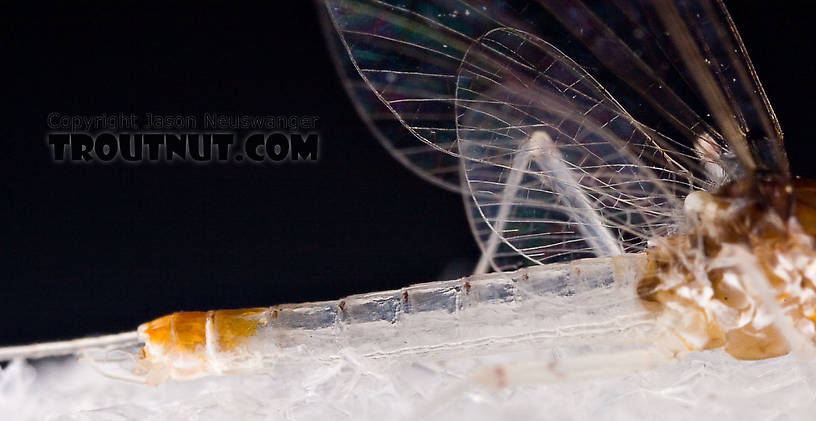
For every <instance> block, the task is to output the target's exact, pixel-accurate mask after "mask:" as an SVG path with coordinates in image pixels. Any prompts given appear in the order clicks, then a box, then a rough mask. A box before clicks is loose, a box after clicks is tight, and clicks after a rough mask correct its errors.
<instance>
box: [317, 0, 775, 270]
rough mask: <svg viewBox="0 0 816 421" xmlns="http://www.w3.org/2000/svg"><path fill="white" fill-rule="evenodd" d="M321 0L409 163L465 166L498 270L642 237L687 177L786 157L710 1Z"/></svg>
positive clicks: (662, 228) (660, 223)
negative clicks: (398, 128) (396, 128)
mask: <svg viewBox="0 0 816 421" xmlns="http://www.w3.org/2000/svg"><path fill="white" fill-rule="evenodd" d="M324 6H325V11H326V15H327V17H328V19H327V21H328V22H329V23H330V25H331V27H333V29H334V30H335V31H336V33H337V34H338V35H339V37H338V38H337V40H338V41H337V42H338V43H339V45H341V46H342V48H341V49H342V50H345V52H346V53H347V56H348V60H346V61H345V62H344V63H345V64H342V65H341V68H342V69H345V70H347V71H346V72H345V73H346V76H347V80H349V82H347V86H349V87H351V88H352V89H351V92H352V95H353V97H355V98H356V100H357V104H358V108H360V109H361V110H362V111H364V114H366V115H367V120H368V121H369V122H370V123H371V125H372V126H373V127H375V128H380V127H396V126H399V127H400V130H402V132H401V133H398V130H390V131H389V132H390V133H391V134H389V135H382V136H381V137H382V138H384V139H386V143H387V144H388V145H390V147H389V150H391V152H392V153H393V154H395V156H397V157H398V159H400V160H401V161H403V162H404V163H406V164H407V165H409V166H412V167H413V168H414V169H415V170H418V171H419V172H423V173H426V174H430V177H431V178H435V179H437V180H443V181H442V182H441V184H445V185H447V186H449V187H450V186H454V187H455V185H456V181H455V176H456V172H455V170H454V169H453V168H455V167H456V163H458V164H459V171H460V174H461V175H460V180H459V182H460V185H461V190H462V191H463V192H465V193H466V194H467V200H466V203H467V204H468V207H469V212H468V214H469V216H470V217H471V221H472V226H473V228H474V232H475V234H476V237H477V239H478V240H479V241H480V244H481V247H482V250H483V252H485V254H486V255H488V256H490V257H491V258H492V261H491V263H492V265H493V267H494V268H496V269H507V268H510V267H513V266H518V265H520V264H524V263H545V262H550V261H556V260H567V259H574V258H578V257H590V256H603V255H615V254H619V253H623V252H635V251H640V250H643V249H644V248H645V247H646V244H647V241H648V240H649V239H650V238H653V237H656V236H663V235H666V234H670V233H671V232H672V231H673V230H675V229H676V228H677V224H678V221H679V220H680V218H681V215H679V212H678V209H679V208H680V206H681V204H682V199H683V198H684V197H685V196H686V195H687V194H688V193H689V192H690V191H692V190H694V189H709V190H710V189H714V188H716V187H717V186H718V185H719V184H721V183H723V182H724V181H725V180H727V179H729V178H733V177H737V176H741V175H743V174H745V173H746V172H750V171H754V170H755V169H757V168H760V169H763V168H765V169H771V170H774V169H779V168H782V169H783V170H784V171H787V162H786V160H785V157H784V153H783V152H780V151H781V150H782V149H781V131H780V130H779V127H778V124H777V122H776V119H775V117H774V115H773V112H772V110H771V108H770V105H769V103H768V101H767V99H766V98H765V96H764V93H763V92H762V89H761V86H760V85H759V82H758V79H757V78H756V73H755V72H754V70H753V67H752V66H751V63H750V61H749V60H748V58H747V55H746V54H745V48H744V46H743V45H742V42H741V40H740V39H739V36H738V35H737V33H736V30H735V29H734V26H733V23H732V22H731V19H730V17H729V16H728V14H727V12H726V11H725V8H724V7H723V6H722V4H720V3H715V4H709V3H707V2H699V1H677V2H669V1H664V2H643V3H641V2H638V1H622V0H614V1H611V2H597V3H590V2H580V1H568V0H567V1H547V0H541V1H538V2H529V1H524V2H521V1H519V2H516V1H481V2H476V1H474V2H468V1H454V0H435V1H405V0H402V1H396V0H389V1H373V0H326V1H325V2H324ZM667 11H668V12H667ZM678 58H679V59H678ZM355 72H356V74H357V76H354V73H355ZM374 99H376V100H378V101H379V102H377V101H375V100H374ZM372 102H373V103H374V104H372ZM377 107H379V108H378V109H379V110H380V111H387V112H377V113H373V112H367V110H369V109H377ZM380 132H381V134H382V133H384V131H383V130H380ZM416 151H421V152H420V153H416ZM434 157H435V158H434ZM449 157H451V158H453V161H452V160H451V158H449ZM418 158H421V162H420V159H418Z"/></svg>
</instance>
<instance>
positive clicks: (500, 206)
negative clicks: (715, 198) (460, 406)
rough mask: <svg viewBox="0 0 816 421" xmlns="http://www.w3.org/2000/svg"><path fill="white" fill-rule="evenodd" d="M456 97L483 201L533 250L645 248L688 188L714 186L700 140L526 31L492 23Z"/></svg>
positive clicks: (507, 234)
mask: <svg viewBox="0 0 816 421" xmlns="http://www.w3.org/2000/svg"><path fill="white" fill-rule="evenodd" d="M456 101H457V102H456V110H457V128H458V134H459V136H458V140H459V151H460V153H461V155H462V157H463V158H465V159H464V160H463V162H464V166H465V175H466V179H467V181H468V184H469V188H470V190H471V192H472V196H473V199H474V200H473V201H474V204H475V205H476V207H477V208H478V211H479V213H480V215H481V216H482V217H483V218H484V219H485V221H487V223H488V225H489V226H490V227H491V229H492V231H493V232H494V233H495V234H497V236H499V237H501V238H502V239H503V240H504V241H505V242H506V243H507V244H508V245H509V246H510V247H511V248H513V249H514V250H515V251H516V252H518V253H519V254H520V255H522V256H524V257H525V258H527V259H528V260H530V261H532V262H536V263H543V262H549V261H554V260H562V259H572V258H577V257H591V256H598V255H604V256H610V255H616V254H620V253H623V252H632V251H640V250H643V249H644V248H645V247H646V243H647V241H648V239H650V238H653V237H655V236H664V235H667V234H669V233H670V232H671V230H672V229H674V227H675V224H676V221H677V220H678V219H679V217H680V215H678V214H677V212H676V209H678V208H679V207H680V202H679V198H682V197H685V196H686V195H687V194H688V193H689V192H690V191H691V190H692V189H694V188H703V187H706V182H705V180H702V179H698V178H697V177H695V175H694V174H695V171H694V170H692V169H691V168H694V167H692V166H693V165H695V160H696V157H694V156H693V155H691V154H693V153H694V151H693V150H691V149H684V148H683V147H682V145H677V144H672V143H671V142H670V141H669V140H667V139H665V138H662V137H661V136H660V135H659V134H658V133H656V132H654V131H653V130H651V129H649V128H647V127H645V126H643V125H642V124H640V123H638V122H637V121H636V120H634V119H633V118H632V117H631V116H630V115H629V114H627V113H626V111H625V110H623V108H622V107H621V105H620V104H619V103H618V102H617V101H615V100H614V99H613V98H612V97H611V96H610V95H609V93H608V92H606V91H605V90H604V89H603V88H602V87H601V86H600V85H599V84H598V82H597V81H595V80H594V78H592V76H591V75H589V74H588V73H587V72H586V71H584V70H583V69H582V68H581V67H580V66H578V65H577V64H576V63H575V62H573V61H572V60H571V59H570V58H568V57H566V56H565V55H564V54H563V53H561V52H560V51H559V50H557V49H556V48H555V47H553V46H552V45H551V44H549V43H547V42H545V41H543V40H540V39H538V38H536V37H533V36H532V35H530V34H527V33H524V32H522V31H518V30H512V29H497V30H493V31H490V32H489V33H487V34H486V35H485V36H484V37H482V38H480V39H479V40H478V42H477V43H474V44H473V45H472V46H471V48H470V49H469V51H468V53H467V54H466V55H465V57H464V58H463V61H462V66H461V70H460V74H459V78H458V89H457V100H456ZM684 151H685V153H684ZM483 241H484V242H485V243H486V244H489V242H490V239H489V238H488V239H487V240H486V241H485V240H484V239H483ZM497 265H498V266H500V267H502V266H504V265H503V264H502V263H497Z"/></svg>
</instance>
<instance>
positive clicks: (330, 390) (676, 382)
mask: <svg viewBox="0 0 816 421" xmlns="http://www.w3.org/2000/svg"><path fill="white" fill-rule="evenodd" d="M509 357H510V356H507V355H505V356H504V358H509ZM494 358H495V357H494ZM500 360H501V359H492V360H490V362H495V361H500ZM485 364H486V361H485V360H480V359H472V358H468V359H460V360H455V361H447V362H446V363H445V364H444V365H441V364H438V363H436V362H434V361H423V362H417V361H391V362H382V361H380V362H372V361H371V360H365V359H361V358H359V357H358V356H356V355H354V353H353V352H352V351H348V352H345V353H343V355H342V356H340V357H339V358H337V359H335V360H333V361H325V360H322V361H321V362H317V361H315V362H314V363H312V364H291V365H287V364H280V365H278V366H276V367H275V369H273V370H271V371H270V372H269V373H266V374H251V375H227V376H213V377H206V378H201V379H197V380H193V381H188V382H172V381H171V382H167V383H165V384H163V385H161V386H159V387H154V388H151V387H147V386H139V385H134V384H129V383H124V382H121V381H117V380H113V379H109V378H106V377H103V376H101V375H99V374H98V373H97V372H96V371H94V370H93V369H92V368H90V367H89V366H87V365H84V364H81V363H77V362H76V361H75V360H74V359H56V360H45V361H41V362H39V363H36V364H35V365H33V366H32V365H30V364H28V363H25V362H22V361H16V362H14V363H12V364H10V365H9V366H8V367H6V368H5V369H4V370H3V371H2V373H0V419H2V420H40V419H52V420H178V419H197V420H222V419H224V420H226V419H244V420H262V419H275V420H282V419H291V420H317V419H320V420H326V419H332V420H342V419H349V420H369V419H370V420H382V419H415V418H417V417H418V416H417V411H418V410H419V409H420V408H422V407H423V406H424V405H426V404H427V402H428V401H429V399H432V398H434V397H437V396H440V394H441V393H445V392H447V391H450V390H451V388H452V387H453V386H455V385H460V384H461V383H462V376H463V373H467V372H468V371H469V370H470V369H471V368H472V367H476V366H480V365H481V366H484V365H485ZM443 402H444V403H443V404H442V405H441V406H439V407H438V408H437V409H436V410H435V411H434V412H433V413H432V414H431V415H430V416H425V415H422V416H421V418H422V419H444V420H456V419H462V420H481V419H512V418H510V417H525V418H519V419H529V418H530V417H536V418H545V419H559V420H572V419H575V420H586V419H593V420H595V419H601V420H617V419H621V420H631V419H655V420H658V419H659V420H688V419H695V420H717V421H724V420H749V419H750V420H780V419H793V420H797V419H802V420H804V419H813V417H814V415H813V414H816V395H815V394H814V393H813V391H812V389H810V387H809V386H808V383H807V381H806V377H805V376H804V375H803V369H802V366H801V365H800V364H798V363H796V362H795V360H794V359H793V358H791V357H781V358H776V359H770V360H765V361H757V362H746V361H737V360H734V359H732V358H731V357H729V356H727V355H726V354H724V353H722V352H719V351H707V352H702V353H695V354H691V355H689V356H687V357H686V358H685V359H683V360H682V361H679V362H677V363H674V364H670V365H667V366H662V367H659V368H656V369H652V370H647V371H644V372H641V373H637V374H630V375H626V376H617V377H607V378H601V379H594V380H585V381H565V382H560V383H556V384H538V385H532V386H518V387H507V388H503V389H498V390H486V389H483V388H479V387H473V388H470V389H468V390H466V391H464V392H462V393H455V394H453V395H451V396H450V397H448V398H446V399H444V400H443Z"/></svg>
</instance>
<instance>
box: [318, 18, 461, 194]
mask: <svg viewBox="0 0 816 421" xmlns="http://www.w3.org/2000/svg"><path fill="white" fill-rule="evenodd" d="M323 17H324V18H325V19H328V17H326V16H325V15H324V16H323ZM331 27H332V25H331V23H330V22H324V28H326V29H330V31H331V33H327V34H326V35H327V37H326V38H327V41H328V45H329V49H330V51H331V53H332V55H333V56H334V63H335V66H336V68H337V71H338V73H339V74H340V77H341V80H342V82H343V85H344V88H345V89H346V91H347V92H348V93H349V96H350V97H351V99H352V101H353V103H354V106H355V107H356V109H357V112H358V114H359V115H360V117H361V118H362V119H363V120H364V121H365V122H366V124H367V125H368V127H369V129H370V130H371V132H372V133H373V134H374V136H375V137H376V138H377V140H379V141H380V143H381V144H382V145H383V146H384V147H385V149H386V150H387V151H388V152H389V153H391V155H392V156H393V157H394V158H395V159H396V160H397V161H399V162H400V163H402V164H403V165H405V166H406V167H407V168H408V169H410V170H411V171H413V172H414V173H416V174H417V175H418V176H419V177H421V178H423V179H425V180H427V181H429V182H431V183H433V184H435V185H438V186H440V187H442V188H445V189H447V190H451V191H456V192H460V191H461V184H460V180H459V159H458V158H457V157H456V156H454V155H453V154H450V153H445V152H442V151H440V150H438V149H437V148H435V147H433V146H431V145H429V144H428V143H426V142H422V141H420V140H419V139H418V138H417V137H416V136H414V135H413V134H412V133H411V132H410V131H409V130H408V129H407V128H406V127H405V126H403V124H402V123H401V122H400V121H399V120H398V119H397V118H396V117H395V115H394V114H393V113H392V111H391V110H390V109H389V108H388V107H386V105H385V104H384V103H383V102H382V101H381V100H380V98H378V97H377V95H375V93H374V92H373V91H372V90H371V89H370V86H369V85H368V84H367V81H366V80H364V79H363V78H361V77H360V75H358V73H357V69H356V68H355V67H354V63H355V62H354V61H352V60H349V59H348V57H347V56H346V45H344V43H343V42H344V38H342V37H337V36H335V35H334V29H333V28H331ZM443 146H444V145H443Z"/></svg>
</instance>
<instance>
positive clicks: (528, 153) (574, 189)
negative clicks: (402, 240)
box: [474, 131, 623, 275]
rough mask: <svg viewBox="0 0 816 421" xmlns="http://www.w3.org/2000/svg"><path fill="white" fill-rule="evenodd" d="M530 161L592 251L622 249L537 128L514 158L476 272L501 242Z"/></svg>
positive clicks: (483, 267) (483, 268) (599, 253)
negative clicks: (533, 163)
mask: <svg viewBox="0 0 816 421" xmlns="http://www.w3.org/2000/svg"><path fill="white" fill-rule="evenodd" d="M532 162H535V164H536V165H538V167H539V169H540V173H536V175H538V177H539V178H540V179H541V180H542V182H543V183H544V184H545V185H547V186H549V187H550V188H552V189H553V191H554V192H555V193H556V194H557V195H558V196H559V197H560V198H561V199H562V200H563V201H564V203H565V205H566V206H565V208H566V209H567V212H568V215H569V217H570V220H571V221H573V222H574V224H575V226H576V227H577V229H578V230H579V231H580V232H581V235H582V238H584V239H586V241H587V243H588V244H589V246H590V247H592V250H593V251H594V252H595V254H596V255H597V256H598V257H613V256H618V255H620V254H621V253H623V251H622V250H621V249H620V246H619V244H618V242H617V240H616V239H615V238H614V237H613V236H612V233H611V232H610V231H609V229H608V228H606V227H605V226H604V225H603V223H602V222H601V221H602V218H601V215H599V214H598V211H597V210H596V209H595V208H594V207H593V206H592V204H591V203H590V202H589V200H588V199H587V196H586V194H585V193H584V191H583V189H582V188H581V186H580V184H579V182H578V180H576V179H575V176H574V175H573V174H572V172H571V171H570V169H569V168H567V166H566V165H565V164H564V158H563V157H562V155H561V153H560V152H559V150H558V146H557V145H556V144H555V142H553V141H552V138H551V137H550V135H549V134H548V133H547V132H544V131H536V132H534V133H533V134H532V136H530V138H529V140H527V141H526V142H524V143H523V144H522V145H521V147H520V148H519V151H518V152H517V153H516V155H515V157H514V158H513V163H512V168H510V174H509V176H508V177H507V181H506V187H505V188H504V191H503V193H502V198H501V204H500V207H499V211H498V213H497V215H496V221H495V223H494V224H493V226H492V227H491V230H490V231H491V232H490V237H489V239H488V241H487V244H486V246H485V249H484V251H483V253H482V256H481V258H480V259H479V263H478V264H477V265H476V269H475V270H474V272H475V274H477V275H478V274H482V273H486V272H487V270H488V268H489V265H490V262H491V261H492V259H493V257H494V255H495V254H496V251H497V249H498V247H499V245H500V244H501V241H502V240H501V237H500V236H501V234H502V233H503V232H504V230H505V228H506V226H507V221H508V217H509V216H510V211H511V210H512V206H513V204H514V203H515V199H516V193H518V190H519V188H520V187H521V182H522V179H523V177H524V174H525V173H527V172H529V167H530V164H531V163H532Z"/></svg>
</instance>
